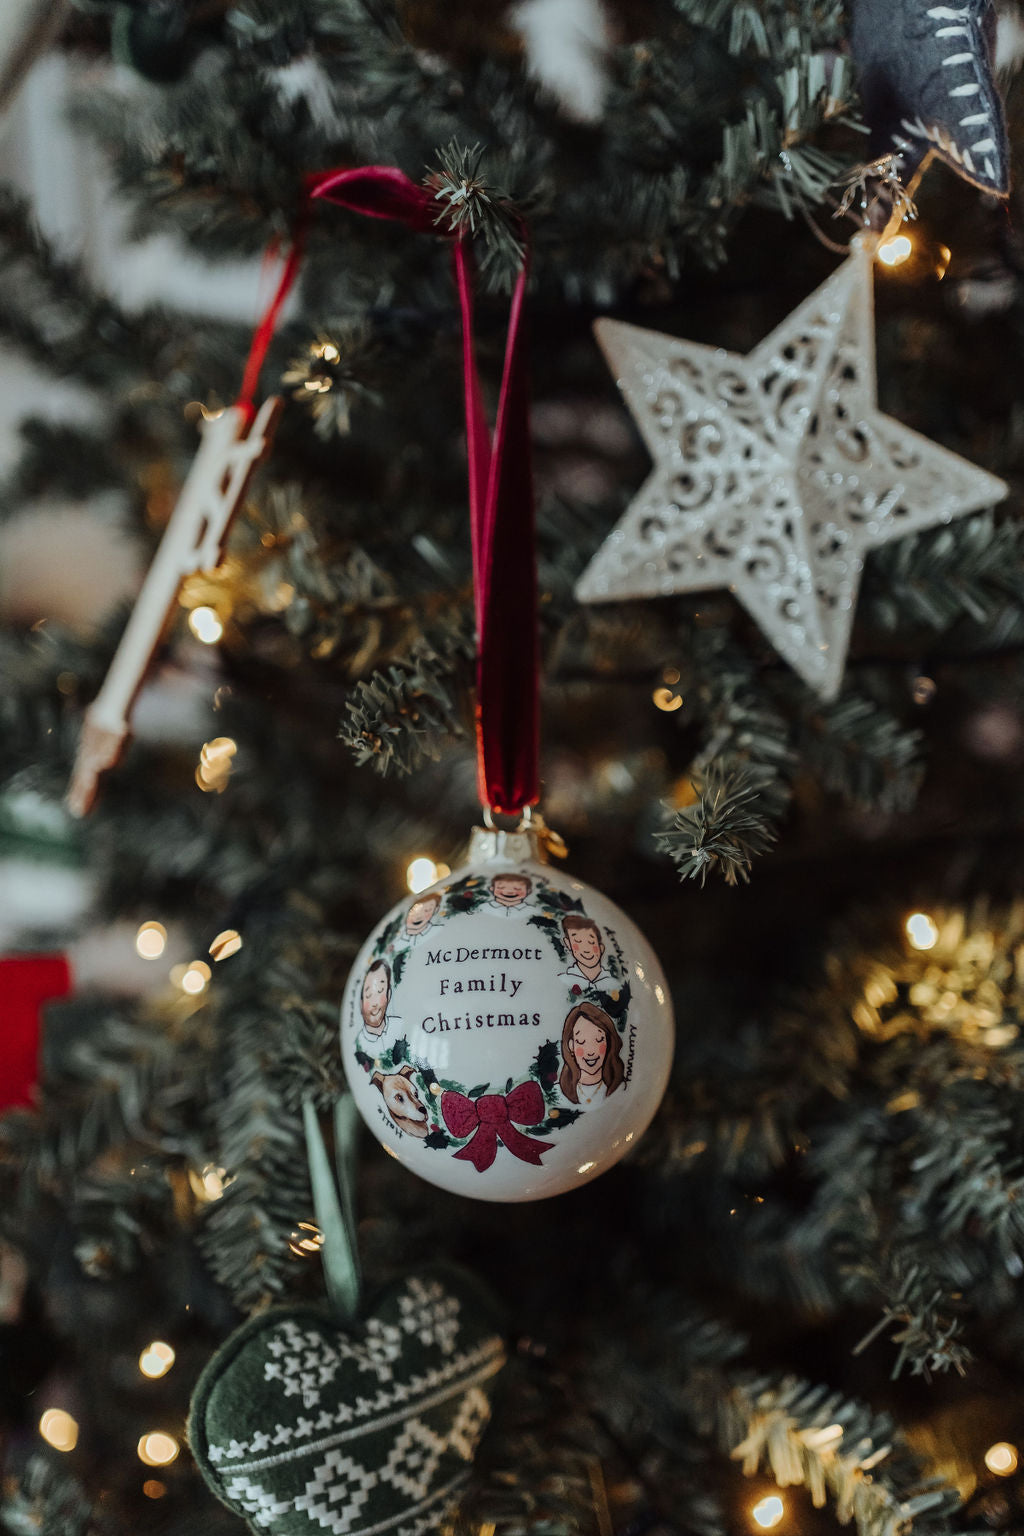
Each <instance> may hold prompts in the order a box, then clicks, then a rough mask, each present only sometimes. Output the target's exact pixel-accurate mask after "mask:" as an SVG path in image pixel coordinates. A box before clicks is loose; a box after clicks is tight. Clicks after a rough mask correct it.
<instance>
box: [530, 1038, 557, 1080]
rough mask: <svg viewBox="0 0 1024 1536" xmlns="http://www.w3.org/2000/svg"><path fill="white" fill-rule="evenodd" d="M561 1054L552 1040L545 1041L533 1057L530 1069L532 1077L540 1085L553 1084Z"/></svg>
mask: <svg viewBox="0 0 1024 1536" xmlns="http://www.w3.org/2000/svg"><path fill="white" fill-rule="evenodd" d="M560 1057H561V1053H560V1051H559V1049H558V1045H557V1044H556V1042H555V1041H554V1040H547V1041H545V1043H544V1044H543V1045H542V1046H541V1047H540V1050H539V1051H538V1052H537V1055H536V1056H535V1057H534V1061H533V1066H532V1067H531V1068H530V1070H531V1072H532V1074H533V1076H534V1077H535V1078H536V1079H537V1081H538V1082H540V1083H553V1082H554V1080H555V1078H556V1077H557V1076H558V1063H559V1060H560Z"/></svg>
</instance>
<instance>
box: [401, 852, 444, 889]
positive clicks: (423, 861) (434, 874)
mask: <svg viewBox="0 0 1024 1536" xmlns="http://www.w3.org/2000/svg"><path fill="white" fill-rule="evenodd" d="M437 878H438V867H437V865H436V864H435V863H434V861H433V859H427V858H422V857H421V858H418V859H413V860H412V862H411V863H410V865H409V867H408V869H407V870H406V871H405V883H406V885H407V886H408V887H409V889H410V891H412V893H413V895H414V896H415V895H418V894H419V892H420V891H425V890H426V889H427V886H428V885H433V883H434V881H435V880H436V879H437Z"/></svg>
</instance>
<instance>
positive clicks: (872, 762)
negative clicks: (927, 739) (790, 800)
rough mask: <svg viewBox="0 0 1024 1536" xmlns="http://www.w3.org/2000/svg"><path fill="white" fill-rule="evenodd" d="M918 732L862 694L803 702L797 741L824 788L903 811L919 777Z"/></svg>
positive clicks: (914, 793) (921, 767)
mask: <svg viewBox="0 0 1024 1536" xmlns="http://www.w3.org/2000/svg"><path fill="white" fill-rule="evenodd" d="M922 746H923V744H922V738H921V733H920V732H919V731H915V730H907V728H906V727H905V726H904V725H902V724H901V722H900V721H899V720H897V719H896V718H895V717H894V716H893V715H891V714H890V713H889V712H888V711H887V710H885V709H882V708H881V707H880V706H879V705H878V704H876V703H875V702H874V701H873V700H871V699H869V698H866V697H865V696H864V695H862V694H855V693H851V692H849V691H847V692H845V693H844V694H843V695H842V697H841V698H839V699H837V700H836V701H835V703H833V704H824V705H822V704H816V703H814V702H813V701H809V702H808V703H807V704H805V708H804V711H803V718H802V720H801V722H800V727H799V730H798V733H797V740H796V747H797V751H798V752H799V755H800V758H801V760H802V761H803V762H804V763H805V764H806V765H807V766H808V767H809V768H810V770H811V772H812V773H814V774H816V775H817V776H818V777H819V778H820V779H821V781H822V783H823V784H824V786H825V788H826V789H828V790H833V791H838V793H840V794H841V795H843V797H844V798H845V799H846V800H848V801H849V802H851V803H852V804H854V805H862V806H867V807H870V808H877V809H879V810H882V811H905V810H909V808H910V807H911V806H912V805H913V803H914V801H915V799H916V798H917V792H918V790H919V788H920V785H921V780H922V778H923V777H924V763H923V760H922Z"/></svg>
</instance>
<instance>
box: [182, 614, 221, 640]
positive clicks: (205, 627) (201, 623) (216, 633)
mask: <svg viewBox="0 0 1024 1536" xmlns="http://www.w3.org/2000/svg"><path fill="white" fill-rule="evenodd" d="M188 627H189V629H190V630H191V631H192V633H193V634H194V635H195V637H196V639H197V640H201V641H202V642H203V644H204V645H216V644H217V641H218V640H219V639H220V638H221V636H222V635H223V633H224V625H223V624H222V623H221V621H220V619H219V618H218V617H217V613H216V610H215V609H213V608H193V609H192V612H191V613H190V614H189V616H188Z"/></svg>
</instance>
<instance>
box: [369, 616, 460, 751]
mask: <svg viewBox="0 0 1024 1536" xmlns="http://www.w3.org/2000/svg"><path fill="white" fill-rule="evenodd" d="M472 656H473V646H472V642H471V640H470V637H469V634H468V632H467V630H466V628H465V627H461V628H456V629H455V630H452V631H449V632H448V633H446V634H443V635H441V637H440V638H439V640H438V641H437V643H436V644H435V643H432V642H431V641H430V640H429V639H428V638H427V637H426V636H424V637H423V639H422V640H420V641H418V642H417V643H416V644H415V645H414V646H413V648H412V650H411V651H410V652H409V655H408V657H407V659H406V660H405V661H401V662H396V663H394V664H393V665H391V666H390V667H388V669H387V671H386V672H375V673H374V675H373V677H372V678H370V679H369V681H368V682H363V683H359V684H358V685H357V686H356V688H355V689H354V690H353V692H352V694H351V696H350V697H349V699H348V701H347V702H346V706H345V707H346V710H347V718H346V720H345V721H344V723H343V725H342V729H341V731H340V732H339V735H340V737H341V740H342V741H344V742H345V744H346V746H349V747H351V748H352V750H353V752H354V753H355V759H356V762H357V763H358V764H360V765H362V764H364V763H372V765H373V767H374V768H375V770H376V771H377V772H378V773H380V774H386V773H388V772H389V771H391V770H394V771H395V772H397V773H399V774H408V773H412V772H413V771H414V770H415V769H417V768H419V767H420V766H422V764H424V763H426V762H437V760H438V759H439V757H440V755H441V751H442V748H443V746H444V744H445V742H446V741H447V740H450V739H451V738H452V737H460V736H463V735H465V728H464V726H463V723H462V715H461V694H462V690H463V689H464V688H465V687H466V686H467V685H468V667H467V663H468V662H469V661H470V659H471V658H472Z"/></svg>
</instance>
